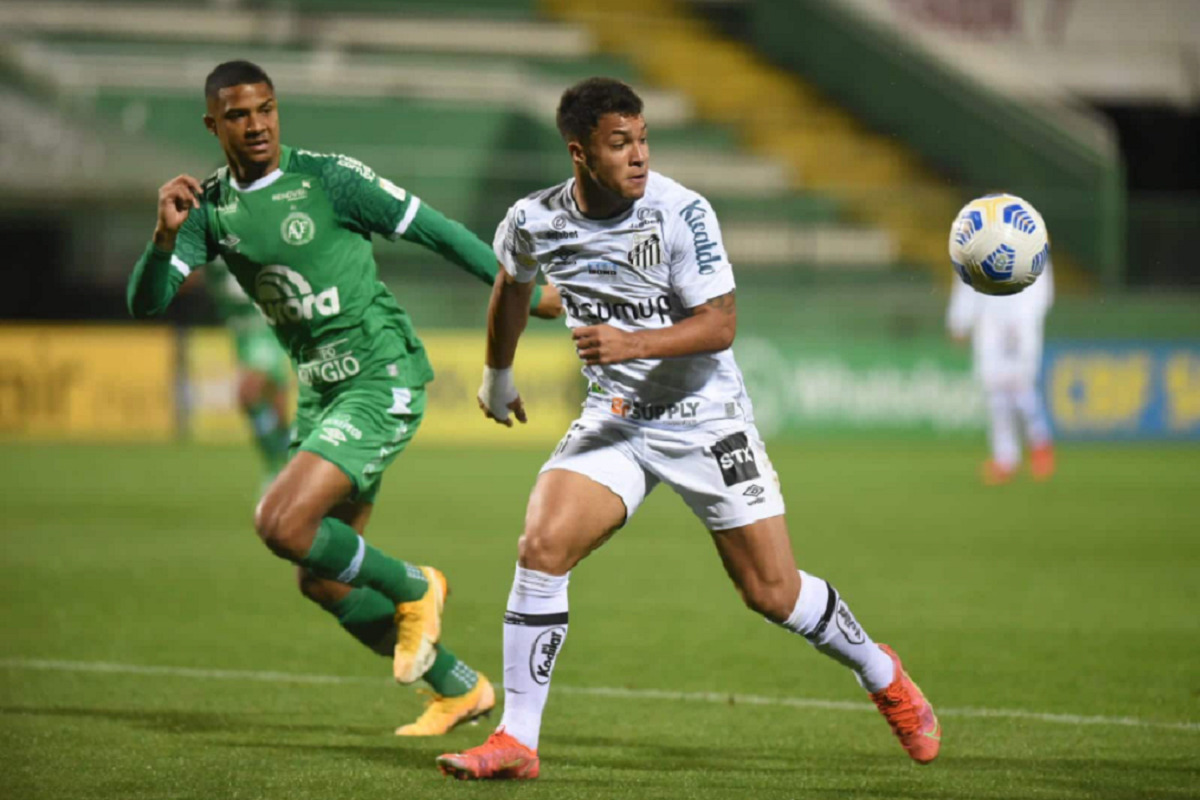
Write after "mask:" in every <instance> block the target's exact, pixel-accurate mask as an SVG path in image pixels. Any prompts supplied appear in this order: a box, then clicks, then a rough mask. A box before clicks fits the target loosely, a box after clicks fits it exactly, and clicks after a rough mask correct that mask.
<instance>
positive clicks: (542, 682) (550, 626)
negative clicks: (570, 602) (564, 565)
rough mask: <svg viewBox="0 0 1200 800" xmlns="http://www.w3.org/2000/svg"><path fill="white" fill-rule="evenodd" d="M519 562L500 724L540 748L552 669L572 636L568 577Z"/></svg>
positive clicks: (508, 618)
mask: <svg viewBox="0 0 1200 800" xmlns="http://www.w3.org/2000/svg"><path fill="white" fill-rule="evenodd" d="M570 577H571V574H570V573H567V574H566V575H549V574H547V573H545V572H538V571H537V570H533V569H525V568H524V567H522V566H520V565H519V564H518V565H517V572H516V574H515V575H514V576H513V587H512V591H511V592H510V593H509V595H508V610H507V611H506V612H505V614H504V716H503V718H501V720H500V726H501V727H503V728H504V730H505V731H506V732H507V733H508V735H509V736H512V737H513V738H515V739H516V740H517V741H518V742H520V743H521V744H523V745H525V746H526V747H528V748H530V749H531V750H537V746H538V735H539V733H540V732H541V729H542V710H543V709H544V708H545V707H546V699H547V698H548V697H549V696H550V675H551V674H552V673H553V672H554V662H555V661H556V660H557V657H558V654H559V652H561V650H562V646H563V642H565V641H566V640H567V583H568V582H569V581H570Z"/></svg>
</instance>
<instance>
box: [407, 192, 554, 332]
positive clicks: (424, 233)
mask: <svg viewBox="0 0 1200 800" xmlns="http://www.w3.org/2000/svg"><path fill="white" fill-rule="evenodd" d="M410 202H420V201H419V200H416V198H414V199H413V200H412V201H410ZM403 238H404V239H406V240H408V241H410V242H413V243H414V244H419V245H421V246H422V247H424V248H426V249H427V250H432V251H433V252H435V253H437V254H438V255H440V256H441V257H442V258H444V259H446V260H447V261H449V262H450V263H451V264H454V265H456V266H458V267H461V268H462V269H463V270H465V271H466V272H469V273H471V274H472V275H474V276H475V277H477V278H479V279H480V280H481V281H484V282H486V283H487V284H488V285H489V286H491V285H493V284H494V283H495V280H496V256H495V255H494V254H493V253H492V248H490V247H488V246H487V245H486V244H484V242H483V240H481V239H480V238H479V237H478V236H476V235H475V234H473V233H471V231H469V230H468V229H467V227H466V226H465V225H463V224H462V223H460V222H456V221H455V220H452V219H450V218H448V217H446V216H445V215H444V214H442V213H441V212H440V211H438V210H437V209H435V208H433V207H432V206H430V205H429V204H428V203H421V205H420V206H419V207H418V208H417V212H416V215H415V216H414V217H413V220H412V223H411V224H410V225H409V226H408V228H407V229H406V230H405V231H404V234H403ZM529 310H530V313H532V314H533V315H534V316H535V317H540V318H542V319H555V318H557V317H559V316H561V315H562V300H561V299H560V298H559V296H558V292H557V290H555V289H554V288H553V287H552V286H547V287H545V288H543V287H541V286H538V285H536V284H534V285H533V290H532V294H531V296H530V298H529Z"/></svg>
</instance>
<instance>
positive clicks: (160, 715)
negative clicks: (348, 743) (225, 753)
mask: <svg viewBox="0 0 1200 800" xmlns="http://www.w3.org/2000/svg"><path fill="white" fill-rule="evenodd" d="M3 714H11V715H14V716H30V717H71V718H75V719H98V720H111V721H115V722H125V723H128V724H129V725H131V726H134V727H138V728H143V729H146V730H153V731H159V732H165V733H181V734H189V733H220V732H239V731H256V730H258V731H279V732H288V731H291V732H295V733H327V734H343V735H349V736H386V735H388V734H390V733H391V731H390V730H388V729H386V728H381V727H379V726H376V725H314V724H308V723H293V722H265V721H263V720H262V719H261V718H260V717H257V716H254V715H251V714H217V713H212V712H207V711H181V710H156V711H139V710H134V709H118V708H61V707H48V708H36V707H31V706H7V707H5V706H0V715H3Z"/></svg>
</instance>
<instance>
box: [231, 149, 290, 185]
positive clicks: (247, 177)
mask: <svg viewBox="0 0 1200 800" xmlns="http://www.w3.org/2000/svg"><path fill="white" fill-rule="evenodd" d="M227 163H228V164H229V174H230V175H232V176H233V178H234V180H236V181H237V183H238V185H239V186H249V185H250V184H252V183H254V182H255V181H256V180H258V179H259V178H262V177H264V176H266V175H270V174H271V173H272V172H274V171H275V170H277V169H279V155H278V154H276V156H275V157H274V158H273V159H271V160H270V161H268V162H267V163H266V164H239V163H238V162H237V161H235V160H234V159H232V158H231V159H228V160H227Z"/></svg>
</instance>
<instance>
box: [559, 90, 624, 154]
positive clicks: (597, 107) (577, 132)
mask: <svg viewBox="0 0 1200 800" xmlns="http://www.w3.org/2000/svg"><path fill="white" fill-rule="evenodd" d="M641 113H642V98H640V97H638V96H637V92H635V91H633V89H631V88H629V85H628V84H625V83H622V82H621V81H619V80H616V79H614V78H588V79H587V80H583V81H580V82H579V83H577V84H575V85H574V86H572V87H571V88H570V89H567V90H566V91H565V92H563V94H562V99H561V100H560V101H559V102H558V114H557V115H556V117H555V122H557V123H558V132H559V133H560V134H562V137H563V139H565V140H566V141H568V142H571V141H576V142H582V143H585V144H586V143H587V141H588V139H590V138H591V136H592V131H594V130H596V126H597V125H599V124H600V118H601V117H602V116H604V115H605V114H620V115H621V116H623V117H636V116H637V115H639V114H641Z"/></svg>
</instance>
